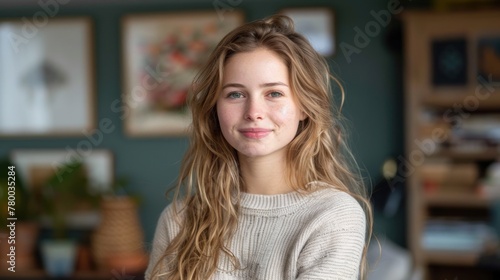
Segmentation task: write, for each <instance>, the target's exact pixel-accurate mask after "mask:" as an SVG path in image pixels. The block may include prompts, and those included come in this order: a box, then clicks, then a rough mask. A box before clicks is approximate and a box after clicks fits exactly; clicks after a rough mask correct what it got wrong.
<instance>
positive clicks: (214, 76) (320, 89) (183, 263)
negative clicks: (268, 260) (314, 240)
mask: <svg viewBox="0 0 500 280" xmlns="http://www.w3.org/2000/svg"><path fill="white" fill-rule="evenodd" d="M257 48H265V49H268V50H271V51H273V52H275V53H276V54H278V55H279V56H280V57H281V59H283V61H284V62H285V64H286V65H287V66H288V69H289V75H290V87H291V89H292V92H293V93H294V95H295V97H296V100H297V103H298V106H299V108H300V109H301V110H302V111H303V112H304V113H305V114H306V115H307V118H306V119H305V120H304V121H302V122H301V123H300V125H299V129H298V132H297V135H296V137H295V138H294V139H293V140H292V142H291V143H290V144H289V145H288V151H287V176H286V178H287V180H288V182H287V183H288V184H289V185H290V186H292V187H293V188H294V189H295V190H297V191H301V192H305V193H307V192H311V191H313V190H311V189H309V186H310V185H311V184H308V183H310V182H313V181H321V182H326V183H328V184H330V185H331V186H334V187H335V188H337V189H339V190H341V191H344V192H347V193H349V194H351V195H352V196H353V197H355V198H356V199H357V200H358V201H359V203H360V205H361V206H362V207H363V208H364V209H365V213H366V217H367V232H366V236H367V238H366V243H365V248H364V251H363V256H362V261H361V264H360V269H361V275H362V278H364V275H365V271H366V269H365V266H366V250H367V246H368V243H369V239H370V236H371V229H372V218H371V215H372V214H371V207H370V204H369V201H368V200H367V198H366V197H367V196H366V195H365V192H364V191H365V188H364V185H363V182H362V179H361V176H360V173H359V168H357V165H356V163H355V161H354V160H353V157H352V154H351V153H350V152H349V149H348V147H347V145H346V142H345V140H344V138H345V135H344V133H343V129H342V125H341V120H342V118H341V115H340V109H339V108H340V107H341V106H335V104H333V97H332V90H331V88H330V80H334V81H335V82H337V80H336V79H335V78H334V77H333V76H332V75H331V74H330V72H329V69H328V65H327V63H326V61H325V59H324V58H323V57H322V56H320V55H319V54H318V53H317V52H316V51H315V50H314V49H313V48H312V47H311V45H310V44H309V42H308V41H307V40H306V39H305V38H304V37H303V36H302V35H300V34H298V33H296V32H295V31H294V25H293V21H292V20H291V19H290V18H288V17H286V16H282V15H275V16H272V17H269V18H267V19H263V20H258V21H254V22H250V23H247V24H245V25H243V26H240V27H238V28H236V29H235V30H233V31H232V32H230V33H229V34H228V35H226V36H225V37H224V38H223V39H222V40H221V42H219V44H218V45H217V47H216V48H215V50H214V51H213V53H212V54H211V56H210V58H209V60H208V62H207V63H206V64H205V66H204V67H203V68H202V70H201V71H200V73H199V74H198V76H197V77H196V79H195V80H194V82H193V90H192V92H191V93H190V95H189V98H188V105H189V108H190V109H191V112H192V117H193V122H192V126H191V128H190V136H191V137H190V139H191V143H190V146H189V149H188V151H187V153H186V155H185V157H184V160H183V163H182V166H181V171H180V175H179V178H178V183H177V186H176V188H175V194H174V201H179V202H181V203H174V204H173V207H174V213H176V215H177V217H176V220H177V222H178V223H179V224H180V232H179V233H178V234H177V235H176V236H175V237H174V238H173V240H172V241H171V242H170V244H168V246H167V248H166V251H165V253H164V254H163V256H162V258H161V259H160V260H159V262H158V263H157V264H156V265H155V267H154V269H153V279H158V278H163V276H165V278H164V279H203V280H206V279H210V278H211V277H212V275H213V274H214V273H215V271H216V270H217V264H218V261H219V259H220V258H221V256H222V255H225V256H226V257H228V258H229V259H230V260H231V262H232V263H233V265H234V268H235V269H240V264H239V262H238V259H237V258H236V257H235V255H234V254H233V253H232V252H231V251H230V250H229V249H228V242H229V241H230V240H231V237H232V236H233V234H234V232H235V230H236V226H237V222H238V213H239V203H238V201H239V197H240V193H241V192H242V191H245V184H244V182H243V181H242V178H241V176H240V172H239V164H238V157H237V154H236V152H235V150H234V149H233V147H231V145H229V143H228V142H227V141H226V140H225V139H224V137H223V135H222V132H221V130H220V127H219V122H218V119H217V112H216V102H217V99H218V96H219V93H220V91H221V84H222V76H223V72H224V66H225V64H226V62H227V61H228V59H229V58H230V57H232V56H233V55H235V54H237V53H241V52H250V51H253V50H255V49H257ZM340 92H341V96H342V98H341V100H342V101H341V103H343V100H344V93H343V90H342V87H340ZM181 193H183V195H181ZM177 205H182V206H179V207H182V209H178V206H177ZM179 213H182V214H179ZM180 216H182V217H180ZM163 264H166V265H163ZM155 276H156V277H158V278H155Z"/></svg>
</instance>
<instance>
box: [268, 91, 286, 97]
mask: <svg viewBox="0 0 500 280" xmlns="http://www.w3.org/2000/svg"><path fill="white" fill-rule="evenodd" d="M269 96H270V97H281V96H283V93H281V92H279V91H271V92H270V93H269Z"/></svg>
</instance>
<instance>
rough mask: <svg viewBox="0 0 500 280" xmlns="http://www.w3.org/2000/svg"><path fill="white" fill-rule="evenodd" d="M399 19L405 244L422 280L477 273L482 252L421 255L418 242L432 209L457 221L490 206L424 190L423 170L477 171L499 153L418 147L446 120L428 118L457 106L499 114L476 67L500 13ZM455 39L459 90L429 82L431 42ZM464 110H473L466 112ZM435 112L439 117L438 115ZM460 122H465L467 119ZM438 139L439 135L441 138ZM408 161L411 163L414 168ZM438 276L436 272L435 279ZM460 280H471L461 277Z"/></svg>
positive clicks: (468, 196) (498, 94) (498, 33)
mask: <svg viewBox="0 0 500 280" xmlns="http://www.w3.org/2000/svg"><path fill="white" fill-rule="evenodd" d="M402 19H403V23H404V29H403V30H404V31H403V34H404V49H405V56H404V64H405V70H404V71H405V114H406V115H405V118H406V131H405V135H406V140H405V141H406V156H405V159H406V160H408V162H410V165H411V171H410V172H408V174H407V177H406V183H407V188H408V242H409V247H410V250H411V252H412V256H413V258H414V263H415V266H416V267H417V268H420V269H422V270H423V271H424V275H425V279H427V280H431V279H437V278H436V277H443V276H442V275H443V274H440V276H435V275H431V274H432V273H430V272H429V271H430V270H432V269H434V271H436V270H435V268H436V267H443V268H444V269H447V268H448V269H449V268H450V267H453V268H454V269H457V270H459V271H460V269H475V268H476V264H477V262H478V259H479V257H480V255H481V253H482V252H481V249H482V248H476V249H477V250H471V251H460V250H450V251H438V250H432V251H431V250H426V249H424V247H423V245H422V236H423V233H424V229H425V226H426V223H427V222H428V221H429V220H431V219H433V218H435V217H433V216H432V215H433V213H434V212H432V209H440V210H443V209H444V210H445V211H447V213H454V212H455V211H456V212H457V213H458V212H459V213H461V214H460V215H462V214H463V213H466V214H467V213H468V212H474V213H475V214H476V215H477V213H479V215H484V214H483V213H487V212H488V209H489V207H490V205H491V200H490V199H489V198H486V197H484V195H481V194H479V193H478V192H475V191H468V192H466V191H462V190H461V189H460V190H457V191H456V192H455V191H453V189H452V191H450V190H449V189H448V190H447V191H446V192H442V193H441V192H430V191H428V190H426V188H425V186H424V183H423V182H424V180H423V178H422V177H423V176H422V170H423V165H424V164H425V162H427V161H433V160H434V161H435V160H443V161H446V162H459V163H461V164H463V163H466V164H476V165H478V166H479V163H484V162H489V161H495V160H499V159H500V148H498V147H494V146H493V147H491V146H486V145H485V146H484V147H477V149H476V147H474V146H473V147H470V146H467V145H464V146H460V144H455V145H454V146H451V147H450V145H444V144H443V142H440V141H441V140H442V138H440V139H439V141H434V142H435V143H434V144H436V146H439V148H437V149H435V151H433V152H432V153H430V152H426V151H423V150H422V146H421V145H419V144H418V142H419V143H422V141H425V140H428V139H429V135H424V133H423V132H422V131H424V130H423V129H422V128H423V127H424V126H425V125H427V131H428V130H429V129H428V128H429V127H431V128H432V127H433V126H432V125H435V127H439V125H441V124H442V123H443V122H444V121H443V119H446V118H444V117H441V118H440V119H439V120H438V121H439V122H441V123H439V124H437V125H436V124H435V123H432V121H433V120H431V121H429V119H428V118H427V119H426V118H425V117H426V116H429V115H431V116H435V115H438V116H439V114H442V116H445V115H444V114H446V113H447V110H453V109H454V108H456V107H457V106H458V107H460V106H461V107H460V108H461V109H462V111H460V112H462V113H463V112H464V111H465V113H466V114H467V116H469V115H474V114H500V87H498V86H495V87H491V86H486V85H485V84H484V82H485V80H484V79H482V78H481V77H480V76H479V75H478V72H477V69H478V68H477V67H476V66H477V65H478V60H479V58H478V49H477V42H478V39H480V38H483V37H485V36H486V37H488V36H490V37H491V36H494V37H495V38H500V11H471V12H465V11H464V12H453V13H442V12H440V13H438V12H424V11H419V12H416V11H415V12H406V13H405V14H404V15H403V16H402ZM455 38H461V39H464V40H465V41H466V42H467V43H466V49H467V50H466V54H467V55H466V57H467V62H468V64H467V76H466V80H467V83H466V84H464V85H460V86H456V85H455V86H449V85H447V86H443V85H436V82H435V80H433V67H434V65H433V63H436V62H435V61H434V62H433V49H432V48H433V47H432V46H433V42H436V41H439V40H446V39H455ZM466 102H470V103H466ZM467 108H468V109H471V110H467ZM436 112H438V113H437V114H436ZM432 114H434V115H432ZM422 116H424V117H422ZM462 117H463V118H466V116H465V114H464V115H463V116H462ZM429 122H431V124H430V125H431V126H429ZM448 124H449V123H448ZM449 125H450V126H451V125H452V124H449ZM439 132H442V131H439ZM442 135H443V133H441V136H442ZM447 137H449V136H445V138H447ZM433 140H434V139H433ZM421 158H424V159H423V160H422V159H421ZM412 159H413V160H414V161H415V162H412ZM422 162H424V163H422ZM412 163H413V164H412ZM456 218H457V219H460V218H463V217H462V216H460V217H456ZM475 218H476V219H477V218H478V217H475ZM479 218H481V217H479ZM484 218H485V219H487V218H488V217H484ZM431 267H432V269H431ZM441 272H442V271H441V270H439V273H441ZM478 272H479V273H481V275H484V273H485V272H484V271H478ZM450 275H453V274H450ZM433 276H434V277H433ZM455 276H456V275H455ZM455 276H451V277H449V279H454V278H453V277H455ZM439 279H444V278H439ZM457 279H458V278H457ZM459 279H461V280H463V279H469V278H467V277H465V278H463V277H462V276H460V277H459ZM471 279H479V278H471ZM481 279H483V278H481ZM487 279H490V278H487ZM491 279H493V278H491Z"/></svg>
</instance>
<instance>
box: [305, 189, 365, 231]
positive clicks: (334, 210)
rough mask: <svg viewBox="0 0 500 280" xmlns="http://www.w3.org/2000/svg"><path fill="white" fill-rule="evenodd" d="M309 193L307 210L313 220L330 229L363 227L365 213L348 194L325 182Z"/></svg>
mask: <svg viewBox="0 0 500 280" xmlns="http://www.w3.org/2000/svg"><path fill="white" fill-rule="evenodd" d="M316 184H318V185H319V186H320V188H319V189H318V190H316V191H315V192H313V193H312V194H311V200H310V201H309V203H308V204H309V205H308V206H307V207H308V211H310V215H311V218H312V220H313V221H315V222H316V223H319V224H321V225H322V226H326V227H327V228H330V229H331V230H332V229H334V228H336V229H340V228H343V229H347V228H353V227H354V228H358V229H361V228H363V229H364V227H365V223H366V214H365V211H364V210H363V208H362V207H361V205H360V203H359V202H358V201H357V200H356V199H355V198H354V197H353V196H352V195H350V194H348V193H346V192H344V191H341V190H338V189H336V188H335V187H334V186H331V185H329V184H326V183H316Z"/></svg>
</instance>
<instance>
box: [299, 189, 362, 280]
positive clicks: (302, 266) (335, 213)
mask: <svg viewBox="0 0 500 280" xmlns="http://www.w3.org/2000/svg"><path fill="white" fill-rule="evenodd" d="M331 204H334V206H332V207H329V208H328V210H327V211H325V212H324V213H322V214H321V215H320V216H319V217H318V218H317V221H315V227H314V231H313V232H312V234H311V235H310V237H309V239H308V240H307V242H306V244H305V245H304V247H303V248H302V250H301V252H300V255H299V258H298V263H297V268H298V273H297V279H300V280H305V279H325V280H326V279H328V280H332V279H338V280H355V279H358V276H359V266H360V261H361V257H362V253H363V247H364V244H365V231H366V217H365V213H364V211H363V209H362V208H361V206H360V205H359V203H358V202H357V201H356V200H355V199H354V198H352V197H351V196H350V195H348V194H346V193H343V194H342V195H340V196H339V197H337V198H336V199H335V201H332V202H331V203H330V205H331Z"/></svg>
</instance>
